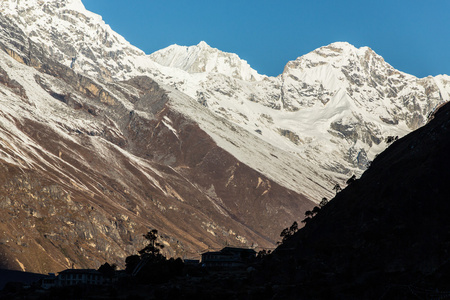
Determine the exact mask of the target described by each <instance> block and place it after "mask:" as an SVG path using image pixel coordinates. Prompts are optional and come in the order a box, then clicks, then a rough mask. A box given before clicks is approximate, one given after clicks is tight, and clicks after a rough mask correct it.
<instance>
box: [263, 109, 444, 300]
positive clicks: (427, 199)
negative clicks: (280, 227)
mask: <svg viewBox="0 0 450 300" xmlns="http://www.w3.org/2000/svg"><path fill="white" fill-rule="evenodd" d="M449 141H450V105H448V104H447V105H445V106H443V107H442V108H440V109H439V110H438V111H437V112H436V114H435V115H434V117H433V120H431V121H430V122H429V123H428V124H427V125H426V126H424V127H422V128H420V129H418V130H416V131H415V132H413V133H411V134H409V135H407V136H405V137H404V138H402V139H400V140H398V141H396V142H394V143H393V144H392V145H391V146H390V147H389V148H388V149H387V150H386V151H384V152H383V153H381V154H380V155H379V156H378V157H377V158H376V159H375V160H374V161H373V164H372V165H371V167H370V168H369V169H368V170H367V171H366V172H365V173H364V174H363V176H362V177H361V179H360V180H358V181H356V182H354V183H353V184H351V185H350V186H349V187H347V188H346V189H345V190H343V191H342V192H341V193H339V194H338V195H337V196H336V197H335V199H334V200H332V201H331V202H330V203H329V204H328V205H326V206H325V207H324V208H323V209H322V210H321V211H320V212H319V213H318V215H317V216H316V217H314V218H313V219H312V220H311V221H309V222H308V223H307V225H306V226H305V228H303V229H302V230H300V231H299V232H298V233H297V234H296V235H294V236H293V237H292V238H291V239H290V240H288V241H287V242H286V243H285V244H284V245H283V246H282V247H280V248H279V249H277V250H276V257H277V258H278V259H281V260H284V262H283V263H280V265H279V267H280V272H281V273H278V275H280V274H281V277H280V278H286V277H283V276H286V275H287V273H286V270H291V272H293V273H291V275H290V276H289V278H290V279H289V280H292V282H293V283H295V284H296V285H297V287H298V289H297V290H295V292H294V293H296V295H298V299H301V298H302V297H303V298H305V299H313V298H342V299H344V298H345V299H361V298H364V299H380V298H383V297H385V298H386V299H411V298H414V297H420V298H425V299H430V298H433V297H434V298H439V297H444V296H446V297H448V294H449V291H450V285H449V283H448V275H449V274H450V273H449V272H450V268H449V266H450V265H449V260H448V255H447V253H448V252H449V251H450V240H449V235H448V233H449V230H450V221H449V219H448V214H449V212H450V202H449V197H448V194H447V192H446V191H447V189H448V188H447V186H448V180H449V178H450V173H449V170H450V169H449V166H450V160H449V157H448V151H450V142H449ZM288 265H289V266H291V267H288V269H286V270H282V269H283V268H284V267H287V266H288ZM289 268H290V269H289ZM270 272H271V273H272V274H276V273H274V272H273V270H270ZM292 274H295V275H292ZM274 276H275V277H276V276H277V275H274ZM319 287H320V288H319Z"/></svg>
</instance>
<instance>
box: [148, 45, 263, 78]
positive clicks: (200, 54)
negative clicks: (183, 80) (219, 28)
mask: <svg viewBox="0 0 450 300" xmlns="http://www.w3.org/2000/svg"><path fill="white" fill-rule="evenodd" d="M150 58H151V59H152V60H154V61H155V62H157V63H159V64H161V65H163V66H168V67H172V68H177V69H181V70H184V71H186V72H188V73H191V74H194V73H218V74H222V75H226V76H229V77H232V78H237V79H242V80H248V81H257V80H262V79H263V78H264V77H265V76H262V75H260V74H258V72H257V71H256V70H254V69H252V68H251V67H250V65H249V64H248V63H247V61H245V60H243V59H241V58H239V56H238V55H237V54H234V53H227V52H223V51H220V50H219V49H216V48H212V47H211V46H209V45H208V44H207V43H206V42H205V41H201V42H200V43H198V44H197V45H194V46H189V47H186V46H179V45H171V46H169V47H167V48H164V49H162V50H159V51H157V52H155V53H153V54H151V55H150Z"/></svg>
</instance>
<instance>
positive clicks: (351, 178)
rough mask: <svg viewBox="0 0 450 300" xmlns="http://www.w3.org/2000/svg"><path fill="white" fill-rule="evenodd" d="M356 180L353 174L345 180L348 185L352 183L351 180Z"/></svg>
mask: <svg viewBox="0 0 450 300" xmlns="http://www.w3.org/2000/svg"><path fill="white" fill-rule="evenodd" d="M355 181H356V175H353V176H352V177H350V178H349V179H348V180H347V182H346V183H347V185H350V184H352V183H353V182H355Z"/></svg>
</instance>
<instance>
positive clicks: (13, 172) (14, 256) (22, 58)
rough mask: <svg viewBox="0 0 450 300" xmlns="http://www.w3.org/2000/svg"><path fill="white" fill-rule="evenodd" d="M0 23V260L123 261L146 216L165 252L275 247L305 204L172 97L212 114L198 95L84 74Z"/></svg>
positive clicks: (40, 264)
mask: <svg viewBox="0 0 450 300" xmlns="http://www.w3.org/2000/svg"><path fill="white" fill-rule="evenodd" d="M0 23H1V28H2V31H1V34H2V41H1V44H0V47H1V49H2V50H3V51H1V52H0V67H1V68H0V75H1V76H0V79H1V80H0V83H1V85H0V91H1V94H0V106H1V118H0V128H1V130H0V166H1V168H2V171H1V177H0V186H1V187H2V188H1V192H0V203H1V209H0V214H1V216H2V218H1V220H2V221H1V223H0V227H1V230H2V240H1V255H2V257H3V258H4V259H2V267H7V268H13V269H23V270H27V271H35V272H43V273H45V272H49V271H53V272H55V271H60V270H61V269H63V268H67V267H71V266H73V265H74V266H75V267H98V266H99V265H100V264H102V263H104V261H109V262H116V263H119V264H121V263H123V262H124V258H125V257H126V256H127V255H130V254H133V253H135V251H136V250H137V249H140V248H141V247H142V245H143V239H142V234H143V233H145V232H146V231H147V230H148V229H149V228H158V230H159V231H160V232H161V233H162V234H163V242H164V244H165V245H166V248H165V249H166V252H167V254H168V255H177V256H182V257H196V256H198V255H199V251H201V250H205V249H207V248H208V247H213V248H218V247H220V246H222V245H224V244H231V245H242V246H247V247H250V246H254V247H258V246H263V247H271V246H272V245H274V243H275V242H276V241H277V238H278V237H277V236H278V232H279V230H280V228H282V227H283V226H286V225H287V224H288V223H289V222H292V220H294V219H296V218H298V215H299V214H301V213H302V212H303V211H304V210H305V209H307V208H308V207H310V206H311V205H312V202H310V201H309V200H307V199H306V198H305V197H304V196H302V195H301V194H298V193H296V192H293V191H290V190H288V189H286V188H284V187H282V186H280V185H279V184H277V183H276V182H273V181H272V180H270V179H268V178H267V177H266V176H264V175H263V174H261V173H260V172H257V171H255V170H253V169H251V168H249V167H248V166H247V165H245V164H243V163H241V162H240V161H238V160H237V159H236V158H235V157H233V156H232V155H230V154H229V153H227V152H226V151H224V150H223V149H222V148H220V147H218V145H217V144H216V142H215V141H214V140H213V139H212V138H211V137H210V136H209V135H208V134H206V133H205V132H204V131H203V130H202V129H201V128H200V127H199V125H198V124H197V123H196V122H195V120H193V119H192V118H190V117H189V116H187V115H184V114H182V113H180V112H179V111H178V110H176V109H175V108H176V105H177V103H178V102H180V101H181V103H182V104H183V105H185V106H186V105H191V106H192V107H193V108H194V109H196V116H197V117H198V118H201V119H202V120H206V121H208V122H209V123H211V124H213V123H215V121H217V119H214V117H213V116H211V113H210V112H209V110H207V109H206V108H204V107H202V106H201V105H200V104H198V103H197V102H196V101H195V100H193V99H190V98H189V97H187V96H185V95H181V96H179V95H176V91H166V88H162V87H161V86H160V85H158V84H157V83H156V82H154V81H153V80H151V79H149V78H148V77H135V78H132V79H130V80H127V81H123V82H115V83H107V82H105V81H103V80H100V79H93V78H89V77H86V76H85V75H82V74H80V73H77V72H75V71H74V70H73V69H71V68H70V67H67V66H65V65H63V64H60V63H59V62H57V61H54V60H53V59H51V58H49V57H48V56H47V55H46V51H45V49H43V48H41V47H40V46H39V45H37V44H34V43H33V42H32V41H30V40H27V39H26V35H25V34H24V33H23V32H22V31H21V30H20V29H19V28H17V27H15V26H13V25H9V20H7V19H5V18H3V17H1V16H0ZM190 103H191V104H190ZM211 126H212V125H211ZM221 126H224V127H228V128H232V125H231V124H230V123H229V122H227V121H225V120H222V123H221ZM230 131H231V129H230ZM234 132H235V133H236V134H239V133H240V132H241V131H239V130H236V129H235V130H234ZM242 134H245V132H243V133H242ZM231 138H232V137H230V139H231ZM229 143H230V142H229ZM273 219H278V220H281V221H280V222H279V223H273V222H272V220H273Z"/></svg>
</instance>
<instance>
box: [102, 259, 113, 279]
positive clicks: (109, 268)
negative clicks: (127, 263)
mask: <svg viewBox="0 0 450 300" xmlns="http://www.w3.org/2000/svg"><path fill="white" fill-rule="evenodd" d="M116 269H117V266H116V265H115V264H112V265H110V264H108V263H107V262H106V263H104V264H103V265H101V266H100V268H98V271H99V272H100V273H102V274H103V275H104V276H105V277H107V278H113V277H114V274H115V273H116Z"/></svg>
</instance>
